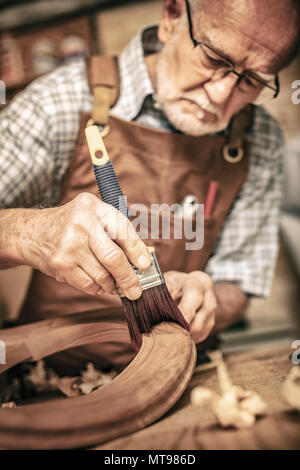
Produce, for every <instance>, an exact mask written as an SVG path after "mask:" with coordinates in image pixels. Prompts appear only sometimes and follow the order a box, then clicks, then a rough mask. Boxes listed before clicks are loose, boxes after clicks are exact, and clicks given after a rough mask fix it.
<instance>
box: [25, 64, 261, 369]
mask: <svg viewBox="0 0 300 470" xmlns="http://www.w3.org/2000/svg"><path fill="white" fill-rule="evenodd" d="M87 70H88V76H89V82H90V86H91V90H92V92H93V96H94V109H93V112H92V113H83V114H82V117H81V125H80V132H79V137H78V141H77V144H76V146H75V149H74V152H73V157H72V159H71V163H70V166H69V169H68V172H67V175H66V177H65V180H64V185H63V189H62V194H61V198H60V201H59V204H64V203H66V202H68V201H70V200H72V199H73V198H74V197H75V196H76V195H77V194H79V193H81V192H90V193H92V194H95V195H97V196H98V197H99V192H98V188H97V184H96V181H95V176H94V173H93V169H92V164H91V160H90V155H89V151H88V147H87V144H86V139H85V134H84V129H85V128H86V126H87V125H88V124H90V122H91V118H92V119H93V122H95V123H97V124H99V125H104V126H105V129H104V135H105V134H106V135H105V136H104V142H105V145H106V147H107V150H108V154H109V156H110V159H111V161H112V164H113V166H114V168H115V171H116V174H117V176H118V178H119V180H120V184H121V187H122V189H123V192H124V194H125V195H126V196H127V198H128V199H127V201H128V206H129V207H130V206H131V205H132V204H134V203H141V204H144V205H145V206H146V207H147V208H150V205H151V204H162V203H166V204H169V205H172V204H174V203H179V204H180V203H181V202H182V200H183V199H184V197H185V196H186V195H190V194H192V195H194V196H196V197H197V198H198V200H199V202H200V203H204V201H205V196H206V193H207V189H208V185H209V182H210V181H212V180H215V181H218V182H219V192H218V198H217V201H216V204H215V207H214V212H213V215H212V216H211V217H209V218H207V219H206V220H205V222H204V229H205V231H204V246H203V248H201V249H200V250H196V251H187V250H186V246H185V244H186V242H187V241H189V240H186V239H185V238H184V237H183V239H180V240H174V239H159V240H151V238H150V239H149V240H145V241H146V243H147V244H149V245H152V246H155V248H156V251H157V255H158V259H159V262H160V265H161V268H162V270H163V271H164V272H166V271H169V270H178V271H185V272H190V271H194V270H203V269H204V267H205V265H206V263H207V261H208V259H209V256H210V255H211V253H212V250H213V248H214V245H215V242H216V239H217V236H218V234H219V232H220V229H221V227H222V225H223V222H224V219H225V217H226V215H227V214H228V212H229V210H230V208H231V206H232V203H233V201H234V199H235V197H236V195H237V193H238V192H239V190H240V188H241V186H242V185H243V183H244V181H245V179H246V177H247V173H248V160H249V158H248V153H249V152H248V151H249V148H248V144H247V142H246V141H244V140H243V136H244V133H245V130H246V128H248V127H249V126H250V125H251V122H252V107H249V108H245V110H243V111H242V112H240V113H239V114H238V115H236V117H235V119H234V120H233V121H232V123H231V126H230V132H229V135H228V136H227V139H225V137H224V136H221V135H218V136H204V137H192V136H187V135H183V134H180V133H178V134H177V133H170V132H165V131H160V130H156V129H152V128H148V127H145V126H143V125H140V124H138V123H136V122H128V121H125V120H122V119H119V118H116V117H111V116H109V108H110V107H111V106H112V105H113V104H114V103H115V102H116V100H117V97H118V94H119V79H118V68H117V62H116V60H114V59H112V58H110V57H102V56H95V57H92V58H91V60H90V62H89V63H88V69H87ZM234 149H237V152H236V151H235V150H234ZM232 150H233V152H232ZM231 154H232V155H234V156H232V157H231V156H230V155H231ZM235 154H237V156H236V155H235ZM174 217H175V216H171V225H172V224H174ZM171 228H172V227H171ZM171 233H172V230H171ZM115 306H121V302H120V300H119V298H118V297H117V296H112V295H103V298H101V299H99V298H96V297H93V296H88V295H85V294H83V293H81V292H80V291H78V290H76V289H74V288H72V287H70V286H68V285H66V284H61V283H59V282H57V281H56V280H54V279H52V278H51V277H48V276H46V275H44V274H43V273H41V272H39V271H35V272H34V273H33V277H32V281H31V284H30V288H29V292H28V295H27V298H26V300H25V303H24V305H23V309H22V312H21V317H20V321H21V322H22V323H25V322H26V323H28V322H33V321H37V320H41V319H45V318H49V317H54V316H59V315H63V314H72V313H76V312H82V311H88V310H94V309H99V308H101V309H107V308H109V307H115ZM114 346H115V347H114V348H111V345H110V346H109V347H108V348H107V349H105V345H103V344H101V345H99V348H98V345H95V346H94V347H93V348H91V347H87V348H80V351H78V349H77V350H76V354H75V352H73V351H75V350H72V351H68V352H66V353H64V362H65V361H69V370H71V369H72V365H74V366H76V365H77V364H79V363H80V362H79V357H81V358H82V360H83V362H87V361H88V360H90V361H93V362H95V363H96V364H98V366H100V365H102V366H103V365H108V364H113V365H114V366H116V367H118V366H120V365H121V364H122V365H123V364H126V363H128V361H129V359H128V358H129V356H128V355H126V354H127V352H128V351H127V352H126V353H125V352H124V346H123V345H114ZM97 348H98V349H97ZM121 351H122V354H121ZM130 354H131V357H132V351H130ZM59 356H60V357H61V356H62V355H61V354H60V355H59ZM81 365H82V364H81Z"/></svg>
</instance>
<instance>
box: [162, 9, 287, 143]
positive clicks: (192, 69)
mask: <svg viewBox="0 0 300 470" xmlns="http://www.w3.org/2000/svg"><path fill="white" fill-rule="evenodd" d="M254 3H255V2H254ZM262 3H264V2H262ZM191 16H192V22H193V32H194V38H195V39H196V40H197V41H204V42H205V43H207V44H208V45H210V46H212V47H213V48H214V49H215V50H218V51H219V52H221V53H222V54H223V55H225V56H226V57H228V58H230V60H231V62H233V63H234V64H235V69H236V70H237V71H238V72H240V73H244V72H245V71H249V72H250V73H251V72H252V73H255V74H256V75H257V76H260V77H262V78H263V79H269V78H271V77H272V76H274V74H275V72H277V70H276V64H277V65H278V59H279V58H280V54H282V49H284V47H282V46H280V47H279V46H278V38H279V37H282V36H280V35H282V34H283V35H284V33H286V30H285V27H286V25H282V24H281V22H280V18H277V19H276V18H275V19H274V18H273V19H272V20H271V21H270V20H269V19H268V16H270V14H269V12H267V11H265V9H263V8H258V9H256V8H254V6H253V2H250V3H249V2H248V1H246V0H242V1H241V0H238V1H237V0H236V1H234V0H231V2H229V1H223V2H222V1H218V0H210V1H204V2H203V7H202V9H200V10H196V11H191ZM170 24H171V25H173V29H172V32H171V33H170V35H167V37H166V34H161V31H159V36H160V39H161V40H162V41H163V42H164V43H165V44H164V47H163V49H162V51H161V53H160V54H159V56H158V59H157V65H156V96H157V100H158V101H159V103H160V104H161V105H162V107H163V109H164V111H165V113H166V114H167V116H168V118H169V120H170V122H171V123H172V124H173V125H174V126H175V127H176V128H177V129H179V130H181V131H182V132H184V133H186V134H190V135H205V134H209V133H214V132H218V131H220V130H223V129H224V128H226V127H227V125H228V123H229V121H230V119H231V117H232V116H233V115H234V114H235V113H236V112H238V111H239V110H240V109H241V108H243V107H244V106H245V105H246V104H247V103H249V102H253V101H255V99H256V98H257V96H258V95H259V92H260V91H261V90H262V88H263V87H260V88H255V89H253V88H251V87H250V88H249V91H247V92H245V91H243V90H241V89H239V88H238V87H237V86H236V85H237V81H238V77H237V76H236V75H234V74H232V73H231V74H228V75H227V76H224V77H221V78H217V79H215V78H214V75H213V73H214V69H215V65H214V64H212V65H210V60H211V58H210V57H209V56H208V57H205V54H204V55H203V50H202V51H201V50H200V49H199V47H200V46H197V47H196V48H194V45H193V42H192V40H191V38H190V34H189V29H188V22H187V15H186V10H185V8H184V10H183V13H182V16H181V18H180V19H179V20H177V21H176V23H175V24H174V23H172V21H171V22H170ZM161 28H162V24H161V25H160V30H161ZM285 36H286V35H285ZM277 69H278V67H277Z"/></svg>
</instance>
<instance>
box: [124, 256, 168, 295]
mask: <svg viewBox="0 0 300 470" xmlns="http://www.w3.org/2000/svg"><path fill="white" fill-rule="evenodd" d="M148 249H149V252H150V256H151V265H150V266H149V268H147V269H145V270H144V271H141V270H140V269H137V268H136V267H135V266H132V269H133V270H134V272H135V273H136V275H137V277H138V280H139V282H140V284H141V287H142V290H143V291H144V290H146V289H151V287H156V286H160V285H162V284H165V278H164V275H163V273H162V270H161V269H160V266H159V263H158V259H157V256H156V253H155V250H154V248H148ZM118 293H119V296H120V297H121V298H123V297H126V296H125V295H124V294H123V292H122V291H121V289H119V288H118Z"/></svg>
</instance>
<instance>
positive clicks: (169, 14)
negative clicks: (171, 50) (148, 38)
mask: <svg viewBox="0 0 300 470" xmlns="http://www.w3.org/2000/svg"><path fill="white" fill-rule="evenodd" d="M184 8H185V1H184V0H165V1H164V6H163V13H162V18H161V20H160V24H159V28H158V39H159V40H160V41H161V42H162V43H165V42H168V40H169V38H170V36H171V34H172V32H173V30H174V28H175V26H176V24H177V23H178V20H179V18H180V17H181V14H182V12H183V10H184Z"/></svg>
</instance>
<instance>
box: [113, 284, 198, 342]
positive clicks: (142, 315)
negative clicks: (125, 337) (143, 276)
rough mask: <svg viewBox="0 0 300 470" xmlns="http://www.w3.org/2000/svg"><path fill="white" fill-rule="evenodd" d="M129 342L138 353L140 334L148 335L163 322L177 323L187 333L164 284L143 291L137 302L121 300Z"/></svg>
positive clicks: (182, 319) (181, 316)
mask: <svg viewBox="0 0 300 470" xmlns="http://www.w3.org/2000/svg"><path fill="white" fill-rule="evenodd" d="M121 300H122V303H123V306H124V309H125V313H126V317H127V322H128V328H129V333H130V338H131V342H132V344H133V346H134V348H135V349H136V350H137V351H138V350H139V349H140V347H141V345H142V333H150V331H151V329H152V327H153V326H154V325H157V324H158V323H161V322H163V321H167V322H176V323H179V325H181V326H182V327H183V328H185V329H186V330H188V331H189V325H188V323H187V322H186V320H185V319H184V317H183V315H182V313H181V312H180V310H179V308H178V307H177V305H176V303H175V302H174V300H173V298H172V296H171V294H170V292H169V290H168V288H167V286H166V284H161V285H160V286H156V287H152V288H151V289H146V290H144V291H143V294H142V296H141V297H140V298H139V299H137V300H129V299H127V298H126V297H123V298H121Z"/></svg>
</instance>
